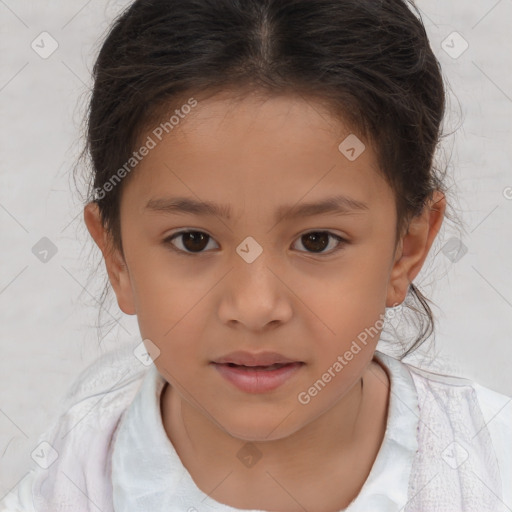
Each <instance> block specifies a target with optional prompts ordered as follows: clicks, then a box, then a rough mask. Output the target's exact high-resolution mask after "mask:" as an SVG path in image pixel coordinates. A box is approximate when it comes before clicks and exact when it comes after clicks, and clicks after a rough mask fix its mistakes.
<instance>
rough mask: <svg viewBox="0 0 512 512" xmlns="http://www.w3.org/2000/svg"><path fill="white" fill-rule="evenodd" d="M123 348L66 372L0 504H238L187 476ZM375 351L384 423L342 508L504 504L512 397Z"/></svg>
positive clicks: (137, 509) (31, 507) (21, 511)
mask: <svg viewBox="0 0 512 512" xmlns="http://www.w3.org/2000/svg"><path fill="white" fill-rule="evenodd" d="M133 349H134V347H133V346H126V347H124V348H122V349H120V350H116V351H113V352H110V353H108V354H105V355H103V356H102V357H100V358H99V359H98V360H96V361H95V362H94V363H93V364H92V365H90V366H89V367H88V368H87V369H86V370H84V372H82V374H81V375H80V376H79V377H78V378H77V380H76V381H75V383H74V385H73V386H72V388H71V389H70V391H69V392H68V394H67V396H66V402H65V407H64V409H63V413H62V415H61V416H60V417H59V418H58V419H57V421H55V423H54V424H53V425H52V427H51V428H50V429H49V430H48V432H46V433H44V434H42V435H41V436H40V437H39V439H38V443H37V444H38V446H39V450H40V451H39V452H36V454H39V457H40V462H39V464H37V463H34V467H33V469H31V471H30V472H29V473H27V475H26V476H25V478H23V479H22V480H21V482H20V483H19V484H18V485H17V486H16V487H15V488H14V489H12V490H11V491H10V492H9V493H8V494H7V495H6V496H5V497H4V498H3V500H2V501H0V512H35V511H37V512H50V511H51V512H86V511H87V512H114V511H115V512H145V511H147V512H164V511H165V512H202V511H217V512H237V511H238V510H239V509H235V508H233V507H230V506H227V505H224V504H222V503H219V502H217V501H215V500H213V499H212V498H210V497H209V496H208V495H207V494H205V493H204V492H202V491H201V490H200V489H199V488H198V487H197V486H196V485H195V483H194V481H193V480H192V478H191V476H190V474H189V473H188V471H187V470H186V468H185V467H184V466H183V464H182V463H181V460H180V458H179V456H178V454H177V453H176V451H175V449H174V447H173V445H172V443H171V442H170V441H169V439H168V437H167V435H166V433H165V430H164V428H163V425H162V418H161V414H160V394H161V391H162V389H163V387H164V384H165V381H164V379H163V378H162V377H161V376H160V374H159V373H158V371H157V369H156V367H155V366H154V365H153V364H151V366H149V367H146V366H144V365H143V364H142V363H141V362H140V361H139V360H138V359H137V358H136V357H135V356H134V354H133ZM375 356H376V358H377V359H378V360H379V362H380V363H381V364H382V365H383V366H384V367H386V368H387V370H388V373H389V374H390V382H391V388H390V402H389V410H388V420H387V428H386V433H385V436H384V440H383V442H382V445H381V448H380V450H379V453H378V455H377V458H376V460H375V462H374V465H373V467H372V470H371V472H370V475H369V476H368V479H367V481H366V482H365V484H364V486H363V488H362V489H361V491H360V493H359V495H358V496H357V497H356V499H355V500H354V501H353V502H352V503H351V504H350V505H349V506H348V507H347V508H346V509H345V510H346V511H347V512H380V511H382V512H392V511H396V512H398V511H403V512H416V511H418V512H419V511H421V512H434V511H435V512H441V511H446V512H458V511H474V512H501V511H503V512H505V511H507V510H508V511H510V510H512V403H511V400H512V399H511V398H509V397H507V396H505V395H502V394H500V393H496V392H494V391H491V390H490V389H487V388H485V387H482V386H480V385H478V384H476V383H474V382H471V381H468V380H466V379H461V378H455V377H445V376H439V375H436V374H433V373H431V372H426V371H423V370H418V369H417V368H414V367H412V366H409V365H407V364H405V363H403V362H400V361H398V360H396V359H394V358H392V357H390V356H388V355H385V354H383V353H381V352H376V353H375ZM40 443H42V444H40ZM36 456H37V455H36ZM246 512H261V511H254V510H253V511H246ZM310 512H315V511H310Z"/></svg>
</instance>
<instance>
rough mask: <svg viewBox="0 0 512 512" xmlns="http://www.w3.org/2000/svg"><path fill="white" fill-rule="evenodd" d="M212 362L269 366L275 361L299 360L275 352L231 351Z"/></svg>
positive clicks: (289, 361) (291, 361)
mask: <svg viewBox="0 0 512 512" xmlns="http://www.w3.org/2000/svg"><path fill="white" fill-rule="evenodd" d="M212 362H213V363H217V364H227V363H233V364H238V365H243V366H270V365H272V364H276V363H297V362H301V361H297V360H295V359H289V358H287V357H285V356H283V355H281V354H278V353H277V352H258V353H251V352H243V351H237V352H231V353H230V354H227V355H225V356H223V357H221V358H219V359H216V360H215V361H212Z"/></svg>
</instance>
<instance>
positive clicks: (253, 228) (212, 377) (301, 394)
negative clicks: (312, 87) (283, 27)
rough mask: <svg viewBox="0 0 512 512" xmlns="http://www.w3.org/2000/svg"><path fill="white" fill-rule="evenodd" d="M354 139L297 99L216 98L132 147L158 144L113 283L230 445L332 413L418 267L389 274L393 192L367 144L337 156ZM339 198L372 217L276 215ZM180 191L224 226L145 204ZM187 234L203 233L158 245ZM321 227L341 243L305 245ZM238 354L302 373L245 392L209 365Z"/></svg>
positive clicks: (137, 188)
mask: <svg viewBox="0 0 512 512" xmlns="http://www.w3.org/2000/svg"><path fill="white" fill-rule="evenodd" d="M155 128H156V127H155ZM350 133H351V131H350V129H348V128H344V127H343V126H341V125H340V124H339V123H337V122H335V121H334V120H333V119H331V118H329V116H328V114H327V112H326V111H325V110H323V109H322V108H321V107H320V106H319V105H318V104H315V103H312V102H310V103H308V102H305V101H303V100H301V99H298V98H292V97H280V98H273V99H270V100H268V101H266V102H262V101H258V100H257V99H255V98H247V99H245V100H244V101H243V102H241V103H235V104H233V103H230V101H229V98H228V97H224V98H223V97H218V98H212V99H209V100H205V101H199V103H198V105H197V106H196V107H195V108H193V109H192V112H191V113H190V114H188V115H187V116H185V118H184V119H181V120H180V123H179V125H178V126H177V127H176V128H174V130H173V131H172V132H170V133H169V134H168V135H167V136H166V137H164V138H163V139H162V141H160V142H159V141H158V139H157V138H156V137H155V136H154V134H152V130H149V131H148V132H147V133H146V134H144V135H143V136H142V137H141V141H142V142H145V141H146V140H147V136H148V135H149V136H151V137H152V138H153V139H154V140H155V141H156V142H157V145H156V147H154V148H153V149H151V150H150V151H149V154H148V155H147V156H145V157H144V158H143V159H142V161H141V162H140V163H139V164H138V165H137V167H136V169H135V170H134V171H133V175H132V176H130V180H129V181H127V182H126V183H125V184H124V185H125V189H124V190H123V195H122V201H121V227H122V228H121V233H122V240H123V248H124V253H125V261H126V265H127V269H126V268H122V267H120V268H119V274H118V276H117V277H116V278H115V279H114V280H113V282H112V284H113V285H114V288H115V291H116V294H117V298H118V301H119V305H120V307H121V308H122V310H123V311H124V312H125V313H128V314H135V313H136V314H137V318H138V322H139V326H140V331H141V335H142V337H143V338H144V339H149V340H151V342H152V343H153V344H155V345H156V346H157V347H158V348H159V350H160V355H159V357H158V358H156V360H155V364H156V366H157V367H158V369H159V371H160V373H161V374H162V375H163V376H164V377H165V378H166V379H167V380H168V381H169V382H170V384H171V385H172V386H173V387H174V388H175V389H176V390H177V391H178V392H179V394H180V396H181V397H182V399H184V400H186V401H187V402H188V403H190V404H192V406H193V407H196V408H197V409H198V410H199V411H200V412H201V413H202V414H205V415H206V416H207V417H208V418H210V419H212V420H214V421H215V422H216V423H217V424H220V425H222V427H223V428H224V429H225V430H226V431H228V432H229V433H230V434H232V435H234V436H235V437H239V438H241V439H252V440H257V439H260V440H263V439H267V440H270V439H276V438H280V437H284V436H286V435H289V434H291V433H293V432H294V431H296V430H298V429H299V428H300V427H301V426H303V425H306V424H307V423H309V422H310V421H312V420H313V419H315V418H316V417H318V416H320V415H321V414H323V413H324V412H326V411H328V410H329V409H330V408H331V407H333V405H334V404H335V403H337V402H338V401H339V399H340V397H342V396H343V395H344V394H345V393H347V392H348V390H349V389H351V387H352V386H353V385H354V383H356V382H358V380H359V378H360V376H361V375H362V374H363V372H364V370H365V368H366V366H367V365H368V363H369V362H370V360H371V359H372V356H373V353H374V350H375V345H376V343H377V341H378V339H379V335H380V331H381V328H382V321H381V320H382V316H381V315H382V314H383V313H384V311H385V307H386V306H392V305H394V304H395V303H399V302H401V301H402V300H403V298H404V297H405V294H406V291H407V285H408V282H409V280H412V277H413V276H412V274H414V275H415V274H416V273H417V272H418V271H419V268H417V267H418V265H419V267H421V263H422V261H423V260H421V261H419V260H420V259H421V258H420V256H418V258H417V259H416V260H411V262H410V264H409V265H408V264H407V261H405V260H403V261H402V266H401V267H399V265H398V263H396V264H395V261H396V260H399V258H398V257H399V256H400V254H398V252H399V249H401V247H398V249H397V251H396V253H395V245H394V242H395V239H394V235H395V224H396V220H397V219H396V211H395V200H394V196H393V192H392V190H391V189H390V188H389V186H388V185H387V184H386V182H385V181H384V179H383V178H381V177H380V175H379V174H378V172H377V162H376V156H375V154H374V152H373V150H372V148H371V147H369V146H368V145H367V146H366V149H365V150H364V151H363V152H362V153H361V154H360V156H359V157H358V158H356V159H355V160H354V161H350V160H349V159H348V158H347V157H346V156H345V155H344V154H343V153H342V152H341V151H340V150H339V149H338V146H339V145H340V143H341V142H342V141H343V140H344V139H345V138H346V137H347V136H348V135H349V134H350ZM335 195H337V196H345V197H347V198H350V199H352V200H354V201H358V202H361V203H365V204H366V208H364V209H355V210H350V211H348V212H345V213H340V212H332V211H330V212H326V213H323V214H321V213H318V214H315V215H311V216H309V215H305V216H292V215H290V216H289V217H285V216H284V212H285V211H288V208H290V207H292V206H294V207H296V208H297V209H298V208H301V207H303V206H304V205H305V204H306V203H308V204H309V203H320V202H322V201H325V200H326V199H327V198H331V197H333V196H335ZM178 197H180V198H187V199H189V200H190V201H208V202H211V203H216V204H218V205H221V206H222V207H225V208H226V209H228V208H229V210H230V212H231V216H230V217H229V218H224V217H222V216H221V215H220V214H218V215H213V214H209V213H200V214H194V213H190V212H178V211H177V210H176V211H171V209H170V208H169V209H168V210H167V211H166V210H165V209H164V208H162V209H160V210H157V209H153V208H151V207H148V204H153V205H156V204H157V202H158V205H160V206H161V207H162V206H163V205H165V204H166V203H167V202H170V201H172V200H173V199H175V198H178ZM283 208H284V210H283ZM277 212H279V213H277ZM182 230H184V231H186V230H191V231H192V230H193V231H199V232H201V233H204V234H207V235H208V236H209V237H210V238H207V237H205V238H201V237H200V235H197V234H196V237H195V238H190V239H187V237H186V236H181V237H176V238H175V239H174V240H173V241H169V240H168V241H165V239H168V238H169V237H170V235H172V234H174V233H176V232H178V231H182ZM319 231H329V232H331V233H332V234H333V235H338V236H340V237H342V238H344V239H346V240H347V242H346V243H345V242H344V243H343V245H339V242H338V241H337V239H336V238H335V236H331V237H327V236H322V235H317V236H318V237H319V238H317V239H316V240H315V238H314V235H313V236H310V237H306V236H304V235H306V234H308V233H310V234H311V232H319ZM323 243H325V246H324V245H322V244H323ZM173 247H174V249H175V250H173ZM336 248H338V249H339V250H336ZM187 249H188V253H187ZM259 250H261V251H262V252H261V254H259V255H258V254H257V251H259ZM192 251H197V252H196V253H195V254H194V253H192ZM244 251H246V252H244ZM427 251H428V249H427ZM425 256H426V254H425ZM249 258H254V261H252V260H250V259H249ZM413 263H414V264H417V265H416V267H414V268H413V269H412V270H411V267H412V266H413ZM408 272H409V274H408V275H406V274H407V273H408ZM111 279H112V275H111ZM364 333H366V336H365V334H364ZM362 340H364V341H362ZM354 341H355V342H356V345H354V344H353V342H354ZM357 347H358V348H357ZM233 351H247V352H251V353H261V352H265V351H272V352H277V353H279V354H281V355H282V356H284V357H286V358H288V359H290V360H292V361H299V362H303V363H305V364H302V365H300V367H298V369H297V370H296V371H295V373H293V375H292V376H291V377H289V378H288V380H286V381H285V382H284V383H282V384H281V385H280V386H278V387H277V388H275V389H273V390H272V391H266V392H262V391H260V392H248V391H245V390H241V389H239V388H238V387H237V386H235V385H234V384H233V383H232V382H230V381H228V380H226V378H225V377H224V376H223V375H221V373H220V372H219V371H218V370H217V367H216V366H215V365H214V364H212V362H213V361H216V360H218V359H219V358H221V357H223V356H226V355H227V354H229V353H231V352H233ZM347 351H349V352H351V354H352V357H350V356H348V357H347V356H345V354H346V353H347ZM338 356H340V357H341V358H342V359H343V361H344V363H341V362H340V359H338ZM349 358H350V360H349ZM337 362H338V364H337V365H336V363H337ZM340 365H341V369H340ZM326 374H329V375H330V378H329V375H327V376H326ZM319 379H320V380H322V382H323V385H319V384H318V383H317V381H318V380H319ZM315 383H317V385H316V386H317V392H316V393H315V391H314V390H313V391H311V388H312V387H314V386H315ZM318 389H320V390H318Z"/></svg>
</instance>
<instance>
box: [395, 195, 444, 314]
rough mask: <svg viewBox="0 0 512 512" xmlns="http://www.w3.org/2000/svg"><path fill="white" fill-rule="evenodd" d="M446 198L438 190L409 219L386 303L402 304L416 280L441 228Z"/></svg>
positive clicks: (397, 253) (398, 246) (396, 259)
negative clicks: (422, 207) (410, 286)
mask: <svg viewBox="0 0 512 512" xmlns="http://www.w3.org/2000/svg"><path fill="white" fill-rule="evenodd" d="M445 210H446V198H445V196H444V194H443V193H442V192H441V191H440V190H436V191H435V192H434V194H433V196H432V199H431V200H430V201H429V202H428V204H426V205H425V207H424V209H423V211H422V213H421V214H420V215H418V216H416V217H413V218H412V219H411V220H410V223H409V226H408V230H407V233H406V234H405V235H403V236H402V238H401V239H400V241H399V243H398V244H397V250H396V252H395V261H394V263H393V267H392V270H391V274H390V279H389V283H388V293H387V298H386V306H387V307H392V306H396V305H397V304H401V303H402V302H403V301H404V300H405V297H406V296H407V292H408V290H409V285H410V284H411V283H412V281H413V279H414V278H415V277H416V276H417V275H418V274H419V272H420V270H421V268H422V266H423V263H424V261H425V259H426V258H427V255H428V252H429V251H430V247H431V246H432V243H433V242H434V239H435V238H436V236H437V233H438V232H439V230H440V229H441V225H442V223H443V219H444V213H445Z"/></svg>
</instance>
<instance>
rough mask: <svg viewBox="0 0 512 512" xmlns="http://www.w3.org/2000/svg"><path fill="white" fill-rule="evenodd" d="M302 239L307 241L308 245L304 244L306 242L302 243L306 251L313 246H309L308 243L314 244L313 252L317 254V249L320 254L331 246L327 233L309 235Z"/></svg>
mask: <svg viewBox="0 0 512 512" xmlns="http://www.w3.org/2000/svg"><path fill="white" fill-rule="evenodd" d="M302 238H303V240H304V239H305V240H306V243H304V241H303V242H302V243H303V244H304V247H306V249H311V244H309V243H308V241H312V242H313V246H312V247H313V252H315V249H318V252H320V251H322V250H323V249H325V248H326V247H327V245H328V244H329V235H328V234H327V233H309V234H307V235H304V236H303V237H302ZM315 244H316V245H315ZM308 246H309V247H308Z"/></svg>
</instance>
